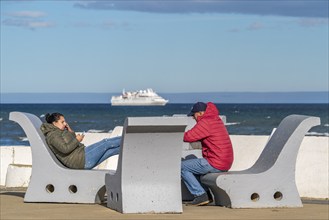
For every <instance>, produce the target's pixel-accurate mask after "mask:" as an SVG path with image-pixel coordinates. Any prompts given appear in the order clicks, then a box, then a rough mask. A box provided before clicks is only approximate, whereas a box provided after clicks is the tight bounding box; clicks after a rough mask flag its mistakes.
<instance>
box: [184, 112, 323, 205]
mask: <svg viewBox="0 0 329 220" xmlns="http://www.w3.org/2000/svg"><path fill="white" fill-rule="evenodd" d="M317 125H320V118H318V117H310V116H303V115H290V116H288V117H286V118H284V119H283V120H282V122H281V123H280V124H279V126H278V128H277V129H276V130H275V132H274V133H273V134H272V136H271V137H270V139H269V141H268V142H267V144H266V146H265V148H264V150H263V151H262V153H261V155H260V156H259V158H258V160H257V161H256V162H255V164H254V165H253V166H252V167H251V168H249V169H247V170H243V171H229V172H226V173H209V174H206V175H204V176H202V177H201V182H202V183H203V184H205V185H207V186H209V188H210V189H211V191H212V193H213V194H214V197H215V204H216V205H220V206H226V207H231V208H272V207H301V206H302V203H301V199H300V196H299V193H298V190H297V187H296V183H295V166H296V159H297V154H298V150H299V147H300V144H301V142H302V140H303V138H304V136H305V134H306V132H307V131H308V130H310V129H311V128H312V127H313V126H317ZM191 156H192V157H193V156H194V157H200V154H199V152H190V153H187V152H186V153H185V155H183V157H184V158H185V157H191ZM315 172H316V171H315ZM305 175H307V174H305ZM186 197H187V196H186Z"/></svg>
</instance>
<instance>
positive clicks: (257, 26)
mask: <svg viewBox="0 0 329 220" xmlns="http://www.w3.org/2000/svg"><path fill="white" fill-rule="evenodd" d="M263 28H264V25H263V24H262V23H260V22H254V23H252V24H250V25H249V27H247V30H249V31H256V30H260V29H263Z"/></svg>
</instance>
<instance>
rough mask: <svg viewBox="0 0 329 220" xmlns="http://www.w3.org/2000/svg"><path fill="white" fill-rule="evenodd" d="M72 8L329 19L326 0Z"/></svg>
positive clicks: (147, 2) (126, 0)
mask: <svg viewBox="0 0 329 220" xmlns="http://www.w3.org/2000/svg"><path fill="white" fill-rule="evenodd" d="M74 7H77V8H83V9H99V10H127V11H128V10H129V11H137V12H151V13H236V14H251V15H252V14H253V15H276V16H290V17H308V18H328V7H329V6H328V0H94V1H80V2H77V3H75V4H74Z"/></svg>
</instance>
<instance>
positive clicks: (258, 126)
mask: <svg viewBox="0 0 329 220" xmlns="http://www.w3.org/2000/svg"><path fill="white" fill-rule="evenodd" d="M192 105H193V104H167V105H165V106H111V105H110V104H0V108H1V109H0V131H1V132H0V146H16V145H24V146H28V145H29V142H28V139H27V137H26V135H25V133H24V131H23V130H22V128H21V127H20V126H19V125H18V124H17V123H15V122H12V121H10V120H9V113H10V112H12V111H20V112H28V113H32V114H34V115H37V116H38V117H40V119H41V120H42V121H44V116H45V114H46V113H53V112H60V113H62V114H63V115H64V116H65V119H66V121H67V122H68V123H69V124H70V126H71V128H72V129H73V130H75V131H77V132H82V131H85V132H92V133H101V132H102V133H104V132H111V131H112V130H113V129H114V127H116V126H122V125H123V123H124V120H125V118H127V117H140V116H172V115H174V114H187V113H188V112H189V111H190V109H191V107H192ZM216 105H217V107H218V109H219V111H220V114H221V115H225V116H226V118H227V124H226V126H227V130H228V132H229V133H230V134H231V135H269V134H270V133H271V131H272V130H273V128H276V127H277V126H278V125H279V123H280V122H281V120H282V119H283V118H285V117H286V116H288V115H291V114H302V115H309V116H316V117H320V118H321V125H320V126H316V127H314V128H312V129H311V130H310V131H309V132H308V133H307V135H310V136H326V137H328V136H329V118H328V115H329V104H216Z"/></svg>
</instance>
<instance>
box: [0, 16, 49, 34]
mask: <svg viewBox="0 0 329 220" xmlns="http://www.w3.org/2000/svg"><path fill="white" fill-rule="evenodd" d="M5 16H6V17H9V18H7V19H5V20H3V21H2V24H3V25H6V26H13V27H23V28H28V29H30V30H35V29H37V28H49V27H53V26H55V24H54V23H53V22H49V21H45V20H42V18H43V17H46V16H47V14H46V13H45V12H42V11H14V12H8V13H5Z"/></svg>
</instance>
